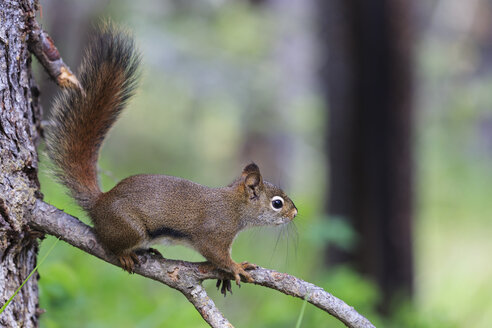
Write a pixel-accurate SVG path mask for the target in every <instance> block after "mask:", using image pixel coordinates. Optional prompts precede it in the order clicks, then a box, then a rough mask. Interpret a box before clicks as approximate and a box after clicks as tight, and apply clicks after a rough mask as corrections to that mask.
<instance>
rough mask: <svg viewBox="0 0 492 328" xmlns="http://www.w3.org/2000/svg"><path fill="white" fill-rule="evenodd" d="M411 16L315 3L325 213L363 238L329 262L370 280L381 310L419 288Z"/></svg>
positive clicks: (353, 2) (383, 5) (335, 1)
mask: <svg viewBox="0 0 492 328" xmlns="http://www.w3.org/2000/svg"><path fill="white" fill-rule="evenodd" d="M411 9H412V8H411V2H410V1H404V0H374V1H362V0H359V1H358V0H318V14H319V24H320V32H321V39H320V41H321V48H320V50H321V54H320V59H321V67H322V69H321V83H322V87H321V88H322V92H323V94H324V96H325V98H326V100H327V104H328V107H329V115H328V116H329V118H328V122H327V135H326V137H327V143H326V147H327V154H328V158H329V167H330V168H329V198H328V202H327V211H328V213H329V215H330V216H331V217H338V218H341V219H344V220H348V222H349V224H350V225H352V226H353V228H354V229H355V231H356V233H357V236H358V240H357V244H356V245H355V246H354V249H353V250H352V251H350V252H346V251H343V250H341V249H337V248H334V247H331V248H330V249H329V250H328V253H327V254H328V256H327V258H328V262H329V263H330V264H343V263H348V264H351V265H353V266H354V267H355V268H356V269H357V270H359V271H360V272H361V273H363V274H365V275H368V276H369V277H371V278H372V279H373V280H374V281H375V282H376V283H377V284H378V285H379V286H380V288H381V291H382V297H383V300H382V304H381V309H382V310H383V312H388V311H389V310H391V309H390V308H389V305H390V302H391V301H392V300H394V297H395V296H398V297H403V296H410V295H411V294H412V289H413V258H412V215H413V210H412V205H413V190H412V180H413V179H412V178H413V160H412V36H411V33H410V26H411V23H410V18H411V15H412V14H411Z"/></svg>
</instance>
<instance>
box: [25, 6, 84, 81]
mask: <svg viewBox="0 0 492 328" xmlns="http://www.w3.org/2000/svg"><path fill="white" fill-rule="evenodd" d="M28 22H29V31H30V32H29V39H28V46H29V51H31V52H32V53H33V54H34V55H35V56H36V58H37V59H38V60H39V62H40V63H41V65H43V67H44V68H45V70H46V72H47V73H48V75H49V76H50V77H51V78H52V79H53V80H54V81H55V82H56V83H57V84H58V85H59V86H60V87H62V88H78V89H81V90H82V86H81V84H80V82H79V80H78V79H77V77H76V76H75V75H74V74H73V73H72V71H71V70H70V68H69V67H68V66H67V65H66V64H65V63H64V62H63V59H62V58H61V56H60V53H59V52H58V49H57V48H56V46H55V44H54V42H53V39H52V38H51V37H50V36H49V35H48V33H46V32H45V31H43V30H42V29H41V27H40V26H39V24H38V22H37V21H36V19H35V15H34V13H33V14H32V15H31V17H30V18H29V20H28Z"/></svg>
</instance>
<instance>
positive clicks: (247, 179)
mask: <svg viewBox="0 0 492 328" xmlns="http://www.w3.org/2000/svg"><path fill="white" fill-rule="evenodd" d="M242 176H243V178H244V186H245V190H246V192H247V193H248V194H249V198H250V199H255V198H257V197H258V195H259V192H260V190H261V188H262V186H263V178H262V177H261V174H260V169H259V168H258V165H256V164H255V163H251V164H248V165H247V166H246V167H245V168H244V170H243V174H242Z"/></svg>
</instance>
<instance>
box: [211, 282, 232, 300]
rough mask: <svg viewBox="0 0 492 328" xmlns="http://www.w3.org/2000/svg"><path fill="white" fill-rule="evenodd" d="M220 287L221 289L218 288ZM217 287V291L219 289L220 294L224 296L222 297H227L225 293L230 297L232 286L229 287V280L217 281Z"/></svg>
mask: <svg viewBox="0 0 492 328" xmlns="http://www.w3.org/2000/svg"><path fill="white" fill-rule="evenodd" d="M221 285H222V288H220V286H221ZM215 286H216V287H217V290H219V288H220V293H221V294H222V295H224V297H226V296H227V292H229V293H230V294H231V295H232V286H231V281H230V280H229V279H224V280H221V279H217V284H216V285H215Z"/></svg>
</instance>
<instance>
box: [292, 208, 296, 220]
mask: <svg viewBox="0 0 492 328" xmlns="http://www.w3.org/2000/svg"><path fill="white" fill-rule="evenodd" d="M296 216H297V208H295V207H294V209H293V211H292V218H295V217H296Z"/></svg>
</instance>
